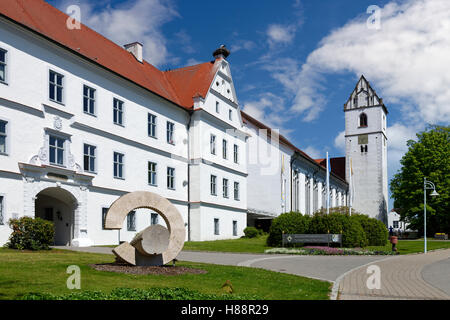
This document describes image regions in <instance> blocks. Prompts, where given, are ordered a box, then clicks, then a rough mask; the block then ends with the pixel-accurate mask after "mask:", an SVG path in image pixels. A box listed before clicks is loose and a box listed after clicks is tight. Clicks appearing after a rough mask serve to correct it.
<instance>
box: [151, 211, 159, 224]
mask: <svg viewBox="0 0 450 320" xmlns="http://www.w3.org/2000/svg"><path fill="white" fill-rule="evenodd" d="M150 224H151V225H155V224H158V214H157V213H152V214H151V215H150Z"/></svg>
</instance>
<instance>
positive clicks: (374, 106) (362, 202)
mask: <svg viewBox="0 0 450 320" xmlns="http://www.w3.org/2000/svg"><path fill="white" fill-rule="evenodd" d="M344 112H345V155H346V157H345V158H346V159H345V161H346V163H345V164H346V165H345V171H346V172H345V177H346V180H347V182H350V174H352V176H351V181H352V186H350V187H351V188H352V190H353V191H352V190H350V192H353V202H352V209H354V210H355V211H357V212H360V213H364V214H367V215H369V216H370V217H373V218H377V219H379V220H381V221H383V222H384V223H385V224H386V223H387V209H388V208H387V206H388V181H387V137H386V116H387V114H388V111H387V109H386V106H385V105H384V104H383V99H381V98H379V97H378V95H377V94H376V92H375V90H373V89H372V87H371V86H370V84H369V82H368V81H367V80H366V78H364V76H361V78H360V79H359V81H358V83H357V84H356V87H355V89H354V90H353V92H352V94H351V95H350V98H349V99H348V101H347V102H346V103H345V104H344Z"/></svg>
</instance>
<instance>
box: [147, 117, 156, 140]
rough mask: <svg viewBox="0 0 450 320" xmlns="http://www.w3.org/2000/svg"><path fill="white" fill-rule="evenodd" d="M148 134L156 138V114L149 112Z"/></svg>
mask: <svg viewBox="0 0 450 320" xmlns="http://www.w3.org/2000/svg"><path fill="white" fill-rule="evenodd" d="M148 136H149V137H152V138H156V116H155V115H154V114H151V113H149V114H148Z"/></svg>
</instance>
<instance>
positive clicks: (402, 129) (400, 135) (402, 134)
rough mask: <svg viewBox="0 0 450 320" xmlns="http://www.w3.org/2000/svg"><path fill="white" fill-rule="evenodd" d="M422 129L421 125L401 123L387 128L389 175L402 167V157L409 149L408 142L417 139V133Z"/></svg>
mask: <svg viewBox="0 0 450 320" xmlns="http://www.w3.org/2000/svg"><path fill="white" fill-rule="evenodd" d="M421 130H423V128H421V127H411V126H405V125H403V124H401V123H394V124H393V125H392V126H390V127H388V128H387V130H386V134H387V138H388V140H387V146H388V168H389V176H392V175H393V174H395V173H396V172H397V170H398V169H400V159H401V158H402V157H403V155H404V154H405V153H406V151H408V146H407V145H406V142H407V141H408V140H415V139H416V138H417V137H416V133H417V132H419V131H421Z"/></svg>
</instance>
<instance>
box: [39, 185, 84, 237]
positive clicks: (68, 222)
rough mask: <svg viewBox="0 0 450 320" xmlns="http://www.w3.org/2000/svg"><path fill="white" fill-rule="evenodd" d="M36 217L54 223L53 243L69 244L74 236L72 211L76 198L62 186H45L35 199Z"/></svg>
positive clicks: (73, 210)
mask: <svg viewBox="0 0 450 320" xmlns="http://www.w3.org/2000/svg"><path fill="white" fill-rule="evenodd" d="M35 201H36V202H35V213H36V217H39V218H42V219H45V220H48V221H51V222H53V223H54V225H55V237H54V244H55V245H58V246H69V245H71V244H72V243H71V242H72V239H73V238H74V212H75V209H76V208H77V205H78V204H77V200H76V198H75V197H74V196H73V195H72V194H71V193H70V192H69V191H66V190H64V189H62V188H47V189H44V190H42V191H41V192H39V193H38V195H37V196H36V200H35Z"/></svg>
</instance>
